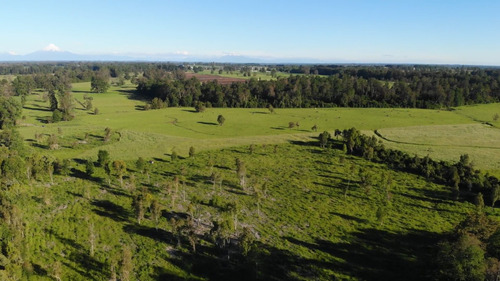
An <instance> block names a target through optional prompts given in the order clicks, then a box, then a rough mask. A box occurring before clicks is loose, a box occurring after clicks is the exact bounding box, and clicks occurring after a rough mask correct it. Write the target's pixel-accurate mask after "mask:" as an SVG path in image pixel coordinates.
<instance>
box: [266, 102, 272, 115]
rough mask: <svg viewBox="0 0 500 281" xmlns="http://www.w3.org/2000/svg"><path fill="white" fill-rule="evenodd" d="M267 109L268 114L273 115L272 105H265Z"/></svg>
mask: <svg viewBox="0 0 500 281" xmlns="http://www.w3.org/2000/svg"><path fill="white" fill-rule="evenodd" d="M267 109H268V110H269V113H271V114H273V113H274V107H273V105H272V104H268V105H267Z"/></svg>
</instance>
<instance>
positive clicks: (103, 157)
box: [97, 149, 110, 167]
mask: <svg viewBox="0 0 500 281" xmlns="http://www.w3.org/2000/svg"><path fill="white" fill-rule="evenodd" d="M109 161H110V158H109V152H108V151H107V150H101V149H100V150H99V151H98V152H97V165H98V166H99V167H104V166H106V165H108V163H109Z"/></svg>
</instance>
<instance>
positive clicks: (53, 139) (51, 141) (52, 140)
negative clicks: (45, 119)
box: [47, 134, 59, 150]
mask: <svg viewBox="0 0 500 281" xmlns="http://www.w3.org/2000/svg"><path fill="white" fill-rule="evenodd" d="M58 142H59V141H58V139H57V135H55V134H52V135H50V136H49V138H48V139H47V145H48V146H49V149H50V150H56V149H58V148H59V143H58Z"/></svg>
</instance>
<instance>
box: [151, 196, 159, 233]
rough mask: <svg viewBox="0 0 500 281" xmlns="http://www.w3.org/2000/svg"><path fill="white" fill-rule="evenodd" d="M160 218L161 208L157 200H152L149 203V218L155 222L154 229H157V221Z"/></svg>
mask: <svg viewBox="0 0 500 281" xmlns="http://www.w3.org/2000/svg"><path fill="white" fill-rule="evenodd" d="M160 217H161V206H160V203H158V200H156V199H153V201H152V202H151V218H152V219H153V221H154V222H155V228H156V229H158V221H159V219H160Z"/></svg>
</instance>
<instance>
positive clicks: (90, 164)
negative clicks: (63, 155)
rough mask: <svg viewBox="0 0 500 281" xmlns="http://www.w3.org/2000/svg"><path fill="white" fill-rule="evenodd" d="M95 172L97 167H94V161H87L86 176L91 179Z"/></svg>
mask: <svg viewBox="0 0 500 281" xmlns="http://www.w3.org/2000/svg"><path fill="white" fill-rule="evenodd" d="M94 172H95V166H94V161H92V160H91V159H87V160H86V161H85V174H86V175H87V176H89V177H91V176H92V175H93V174H94Z"/></svg>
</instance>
